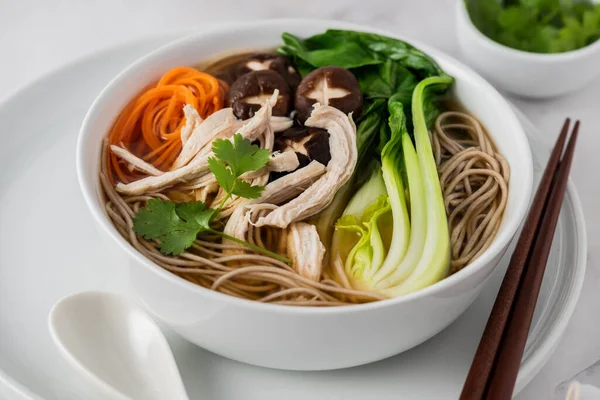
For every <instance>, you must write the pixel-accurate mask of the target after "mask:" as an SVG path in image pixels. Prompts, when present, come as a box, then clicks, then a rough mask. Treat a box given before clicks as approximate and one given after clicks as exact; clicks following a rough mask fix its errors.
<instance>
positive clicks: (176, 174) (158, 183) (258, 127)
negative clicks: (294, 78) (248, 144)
mask: <svg viewBox="0 0 600 400" xmlns="http://www.w3.org/2000/svg"><path fill="white" fill-rule="evenodd" d="M278 95H279V92H278V91H277V90H275V92H274V93H273V96H272V97H271V100H270V101H268V102H266V103H265V105H264V106H263V107H261V109H260V110H258V111H257V112H256V114H255V115H254V116H253V117H252V118H250V119H249V120H247V121H246V123H245V124H244V125H243V126H242V127H241V128H240V129H239V131H238V132H239V133H240V134H241V135H242V137H243V138H244V139H248V140H250V141H254V140H256V139H257V138H258V137H259V136H260V135H262V134H263V133H264V132H265V130H266V129H268V128H269V121H270V119H271V110H272V107H273V106H274V105H275V103H276V102H277V96H278ZM230 140H232V139H230ZM211 155H212V152H209V153H208V154H206V155H204V156H202V157H200V158H195V159H194V160H192V161H191V162H190V163H189V164H187V165H186V166H183V167H181V168H179V169H176V170H173V171H169V172H165V173H164V174H162V175H160V176H149V177H147V178H143V179H140V180H138V181H135V182H131V183H128V184H124V183H118V184H117V185H116V190H117V191H118V192H119V193H123V194H126V195H132V196H133V195H141V194H144V193H148V192H155V191H160V190H162V189H165V188H167V187H171V186H174V185H176V184H178V183H183V182H187V181H190V180H192V179H195V178H198V177H201V176H203V175H206V174H209V173H210V169H209V167H208V159H209V158H210V156H211Z"/></svg>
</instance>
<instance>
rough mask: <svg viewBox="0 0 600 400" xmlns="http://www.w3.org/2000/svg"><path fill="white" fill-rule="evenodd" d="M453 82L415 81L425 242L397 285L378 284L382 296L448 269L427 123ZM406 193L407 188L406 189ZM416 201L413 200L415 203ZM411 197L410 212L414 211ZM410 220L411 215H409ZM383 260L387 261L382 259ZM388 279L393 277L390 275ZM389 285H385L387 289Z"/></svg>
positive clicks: (434, 277) (445, 225)
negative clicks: (409, 269) (436, 100)
mask: <svg viewBox="0 0 600 400" xmlns="http://www.w3.org/2000/svg"><path fill="white" fill-rule="evenodd" d="M452 82H453V79H452V78H450V77H447V76H440V77H431V78H427V79H424V80H423V81H421V82H419V84H418V85H417V87H416V88H415V91H414V93H413V99H412V110H413V121H414V139H415V148H416V153H417V159H418V163H419V167H420V170H421V182H422V185H423V189H424V191H423V194H424V200H425V214H426V225H425V226H426V233H425V243H424V246H423V249H422V251H421V255H420V257H419V260H418V262H417V263H416V265H414V267H413V271H412V272H411V273H410V275H409V276H408V277H406V279H405V280H404V281H402V282H401V283H397V282H395V281H394V279H391V280H389V281H384V282H381V284H380V285H379V286H380V287H381V286H383V287H386V286H387V288H385V289H382V293H384V294H386V295H388V296H390V297H396V296H401V295H403V294H407V293H411V292H414V291H416V290H419V289H422V288H424V287H427V286H429V285H432V284H433V283H435V282H437V281H439V280H441V279H443V278H445V277H446V275H447V274H448V270H449V267H450V234H449V231H448V220H447V217H446V209H445V207H444V197H443V195H442V190H441V187H440V180H439V177H438V173H437V168H436V164H435V160H434V158H433V150H432V148H431V141H430V139H429V130H428V122H431V121H432V120H433V119H434V118H435V115H436V114H437V113H439V111H438V110H437V108H436V107H435V99H436V97H437V95H439V94H442V93H445V92H446V91H447V90H448V88H449V87H450V85H451V84H452ZM409 190H410V188H409ZM416 201H417V199H414V202H415V203H416ZM414 206H415V205H414V204H413V198H412V197H411V210H412V208H414ZM411 217H412V213H411ZM386 261H387V260H386ZM391 276H392V277H393V276H394V275H391ZM388 285H389V286H388Z"/></svg>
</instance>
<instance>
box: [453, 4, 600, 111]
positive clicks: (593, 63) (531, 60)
mask: <svg viewBox="0 0 600 400" xmlns="http://www.w3.org/2000/svg"><path fill="white" fill-rule="evenodd" d="M456 3H457V6H456V19H457V24H456V31H457V35H458V43H459V47H460V49H461V51H462V54H463V56H464V58H465V60H466V61H467V62H468V63H469V64H470V65H471V66H473V67H474V68H475V69H476V70H477V71H478V72H480V73H481V74H482V75H483V76H484V77H485V78H487V79H489V80H490V82H492V83H493V84H494V85H496V86H497V87H498V88H499V89H502V90H506V91H507V92H510V93H513V94H516V95H518V96H522V97H528V98H538V99H541V98H548V97H555V96H560V95H564V94H567V93H569V92H573V91H575V90H576V89H579V88H581V87H583V86H585V84H587V83H589V82H590V81H592V80H593V79H594V78H595V77H596V76H598V74H599V73H600V40H599V41H597V42H595V43H592V44H591V45H589V46H587V47H584V48H582V49H579V50H574V51H569V52H565V53H556V54H538V53H530V52H526V51H521V50H515V49H512V48H510V47H507V46H504V45H502V44H500V43H497V42H495V41H493V40H492V39H490V38H488V37H487V36H485V35H484V34H483V33H481V32H480V31H479V29H477V27H476V26H475V25H474V24H473V22H472V21H471V18H470V16H469V13H468V11H467V7H466V5H465V2H464V0H457V1H456Z"/></svg>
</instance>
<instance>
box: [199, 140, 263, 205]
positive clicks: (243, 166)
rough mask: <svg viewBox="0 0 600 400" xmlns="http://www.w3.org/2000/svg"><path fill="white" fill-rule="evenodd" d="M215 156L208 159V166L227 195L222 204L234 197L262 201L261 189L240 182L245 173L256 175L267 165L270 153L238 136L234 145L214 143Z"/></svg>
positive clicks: (227, 142)
mask: <svg viewBox="0 0 600 400" xmlns="http://www.w3.org/2000/svg"><path fill="white" fill-rule="evenodd" d="M213 153H214V154H215V157H211V158H209V159H208V165H209V167H210V171H211V172H212V173H213V174H214V175H215V178H216V179H217V182H219V185H220V186H221V187H222V188H223V189H224V190H225V191H226V192H227V196H226V197H225V199H224V200H223V203H224V202H225V201H227V199H228V198H229V196H231V195H232V194H234V195H236V196H240V197H245V198H247V199H257V198H259V197H260V195H261V193H262V191H263V188H262V187H260V186H252V185H250V184H249V183H248V182H246V181H244V180H242V179H239V178H240V176H242V175H243V174H244V173H246V172H250V171H256V170H259V169H261V168H262V167H264V166H265V165H267V162H268V161H269V155H270V154H271V152H270V151H269V150H267V149H261V148H260V147H258V146H257V145H255V144H252V143H251V142H250V141H249V140H246V139H244V138H243V137H242V135H240V134H239V133H236V134H235V135H233V143H232V142H231V141H230V140H228V139H217V140H215V141H214V142H213Z"/></svg>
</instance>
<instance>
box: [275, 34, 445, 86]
mask: <svg viewBox="0 0 600 400" xmlns="http://www.w3.org/2000/svg"><path fill="white" fill-rule="evenodd" d="M282 39H283V43H284V45H283V47H282V48H280V49H279V51H280V52H281V53H283V54H286V55H287V56H289V57H292V58H293V59H294V61H296V60H297V59H301V60H303V61H304V62H305V63H307V64H310V65H312V66H313V67H315V68H318V67H324V66H327V65H336V66H338V67H342V68H347V69H354V68H359V67H364V66H367V65H377V64H382V63H384V62H386V61H387V60H393V61H397V62H399V63H400V65H402V66H404V67H406V68H408V69H410V70H413V71H418V72H419V75H421V76H432V75H442V74H444V71H443V70H442V69H441V68H440V67H439V66H438V65H437V64H436V63H435V62H434V61H433V60H432V59H431V58H430V57H429V56H428V55H426V54H425V53H423V52H422V51H421V50H419V49H417V48H415V47H413V46H411V45H410V44H408V43H406V42H403V41H402V40H398V39H394V38H390V37H386V36H382V35H377V34H374V33H368V32H357V31H347V30H336V29H329V30H327V31H325V32H324V33H322V34H319V35H315V36H312V37H310V38H308V39H304V40H302V39H300V38H298V37H296V36H294V35H292V34H290V33H284V34H283V35H282Z"/></svg>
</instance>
